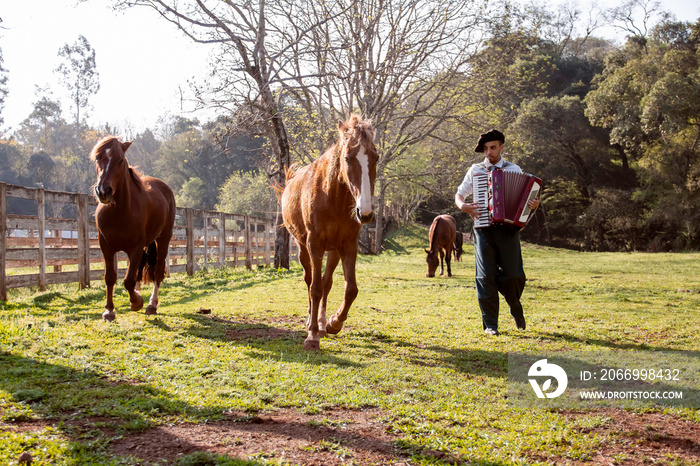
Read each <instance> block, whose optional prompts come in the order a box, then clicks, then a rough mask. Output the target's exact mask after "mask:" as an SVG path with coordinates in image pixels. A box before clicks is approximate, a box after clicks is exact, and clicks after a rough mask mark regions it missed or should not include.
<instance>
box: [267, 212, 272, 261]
mask: <svg viewBox="0 0 700 466" xmlns="http://www.w3.org/2000/svg"><path fill="white" fill-rule="evenodd" d="M271 228H272V225H271V224H270V219H269V218H268V219H267V220H265V265H267V266H268V267H269V266H270V229H271Z"/></svg>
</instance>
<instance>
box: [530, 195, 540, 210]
mask: <svg viewBox="0 0 700 466" xmlns="http://www.w3.org/2000/svg"><path fill="white" fill-rule="evenodd" d="M539 205H540V198H539V197H536V198H534V199H530V200H529V201H527V206H528V207H529V208H530V209H532V210H536V209H537V207H539Z"/></svg>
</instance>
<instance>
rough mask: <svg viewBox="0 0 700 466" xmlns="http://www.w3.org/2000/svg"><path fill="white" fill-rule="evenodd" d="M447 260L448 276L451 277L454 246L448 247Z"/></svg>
mask: <svg viewBox="0 0 700 466" xmlns="http://www.w3.org/2000/svg"><path fill="white" fill-rule="evenodd" d="M445 262H447V276H448V277H451V276H452V264H451V262H452V248H451V247H450V246H448V247H447V250H446V251H445Z"/></svg>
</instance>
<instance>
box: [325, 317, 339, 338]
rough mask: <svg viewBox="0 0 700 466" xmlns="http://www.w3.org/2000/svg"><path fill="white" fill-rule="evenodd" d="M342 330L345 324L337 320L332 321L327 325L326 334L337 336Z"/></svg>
mask: <svg viewBox="0 0 700 466" xmlns="http://www.w3.org/2000/svg"><path fill="white" fill-rule="evenodd" d="M336 327H337V328H336ZM342 329H343V323H342V322H339V321H337V320H335V319H331V320H330V322H328V323H327V324H326V333H329V334H331V335H337V334H338V333H340V331H341V330H342Z"/></svg>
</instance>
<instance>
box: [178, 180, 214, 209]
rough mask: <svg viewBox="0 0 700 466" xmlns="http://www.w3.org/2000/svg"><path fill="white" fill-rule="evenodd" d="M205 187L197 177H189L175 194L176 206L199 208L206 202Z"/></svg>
mask: <svg viewBox="0 0 700 466" xmlns="http://www.w3.org/2000/svg"><path fill="white" fill-rule="evenodd" d="M206 196H207V189H206V187H205V186H204V182H203V181H202V180H200V179H199V178H190V179H189V180H187V181H186V182H185V184H183V185H182V187H181V188H180V192H179V193H177V195H176V196H175V203H176V204H177V206H178V207H193V208H200V207H201V206H202V205H204V203H205V202H206Z"/></svg>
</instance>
